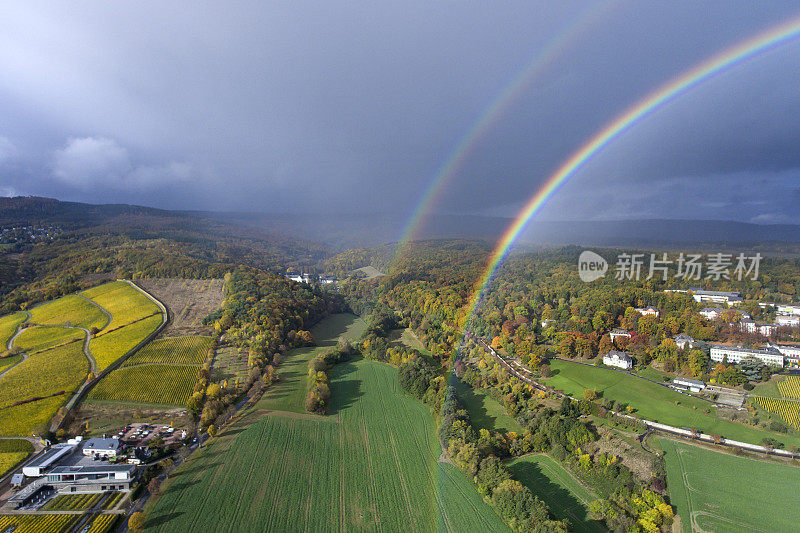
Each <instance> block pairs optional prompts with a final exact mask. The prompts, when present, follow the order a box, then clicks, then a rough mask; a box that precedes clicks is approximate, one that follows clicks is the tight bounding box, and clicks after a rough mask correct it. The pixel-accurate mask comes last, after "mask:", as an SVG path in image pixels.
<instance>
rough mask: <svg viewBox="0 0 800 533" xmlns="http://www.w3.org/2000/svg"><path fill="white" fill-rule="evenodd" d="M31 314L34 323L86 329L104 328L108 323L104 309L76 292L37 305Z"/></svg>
mask: <svg viewBox="0 0 800 533" xmlns="http://www.w3.org/2000/svg"><path fill="white" fill-rule="evenodd" d="M30 314H31V318H30V321H31V322H32V323H34V324H43V325H50V326H72V327H80V328H86V329H91V328H93V327H96V328H98V329H103V328H104V327H106V326H107V325H108V317H107V316H106V315H105V313H103V311H101V310H100V309H99V308H98V307H97V306H96V305H92V304H91V303H90V302H87V301H86V300H84V299H83V298H80V297H78V296H75V295H74V294H69V295H67V296H64V297H63V298H59V299H58V300H52V301H49V302H46V303H43V304H41V305H37V306H36V307H34V308H33V309H31V310H30Z"/></svg>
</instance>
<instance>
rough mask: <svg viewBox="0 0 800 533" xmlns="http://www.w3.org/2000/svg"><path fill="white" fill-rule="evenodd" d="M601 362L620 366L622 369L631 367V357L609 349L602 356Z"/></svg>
mask: <svg viewBox="0 0 800 533" xmlns="http://www.w3.org/2000/svg"><path fill="white" fill-rule="evenodd" d="M603 364H604V365H606V366H614V367H617V368H621V369H623V370H630V369H631V368H633V359H632V358H631V356H630V355H628V354H626V353H625V352H618V351H617V350H611V351H610V352H608V353H607V354H605V355H604V356H603Z"/></svg>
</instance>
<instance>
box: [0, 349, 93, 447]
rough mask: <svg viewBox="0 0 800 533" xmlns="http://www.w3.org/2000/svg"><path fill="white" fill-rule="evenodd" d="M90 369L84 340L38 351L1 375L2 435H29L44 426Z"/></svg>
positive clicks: (0, 426) (0, 406) (0, 420)
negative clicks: (84, 349) (85, 353)
mask: <svg viewBox="0 0 800 533" xmlns="http://www.w3.org/2000/svg"><path fill="white" fill-rule="evenodd" d="M88 372H89V362H88V361H87V360H86V356H85V355H84V354H83V343H81V342H72V343H69V344H66V345H63V346H60V347H56V348H52V349H50V350H45V351H42V352H39V353H36V354H34V355H31V356H30V357H28V358H27V359H26V360H25V361H23V362H21V363H19V364H18V365H16V366H14V367H13V368H11V369H10V370H9V371H8V372H6V373H5V374H3V376H2V377H0V435H28V434H30V433H31V432H33V431H34V430H35V429H36V428H39V427H42V426H45V425H46V424H47V423H48V422H49V421H50V419H51V418H52V417H53V416H54V415H55V414H56V412H57V411H58V409H59V407H61V406H62V405H63V404H64V402H66V401H67V399H69V397H70V396H71V395H72V394H73V393H74V392H75V391H76V390H77V389H78V387H79V386H80V385H81V383H83V381H84V380H85V379H86V375H87V373H88ZM42 376H47V379H43V378H42ZM20 402H24V403H20Z"/></svg>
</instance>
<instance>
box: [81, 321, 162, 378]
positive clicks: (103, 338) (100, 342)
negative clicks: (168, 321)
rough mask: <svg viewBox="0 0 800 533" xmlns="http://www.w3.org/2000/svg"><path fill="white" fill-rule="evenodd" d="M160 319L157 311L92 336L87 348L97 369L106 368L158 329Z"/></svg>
mask: <svg viewBox="0 0 800 533" xmlns="http://www.w3.org/2000/svg"><path fill="white" fill-rule="evenodd" d="M162 321H163V318H162V315H161V314H160V313H159V314H158V315H153V316H150V317H148V318H145V319H144V320H139V321H138V322H134V323H133V324H128V325H127V326H124V327H122V328H120V329H117V330H114V331H110V332H108V333H101V334H100V335H98V336H97V337H95V338H93V339H92V340H91V341H90V342H89V349H90V350H91V352H92V355H93V356H94V359H95V361H97V371H98V372H100V371H102V370H104V369H106V368H108V367H109V365H111V363H113V362H114V361H116V360H117V359H119V358H120V357H122V356H124V355H125V354H126V353H128V352H129V351H130V350H132V349H133V348H134V347H135V346H136V345H137V344H139V342H141V341H142V339H144V338H146V337H147V336H148V335H150V334H151V333H152V332H154V331H155V330H156V329H158V327H159V326H160V325H161V322H162Z"/></svg>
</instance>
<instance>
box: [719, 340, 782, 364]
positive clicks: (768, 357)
mask: <svg viewBox="0 0 800 533" xmlns="http://www.w3.org/2000/svg"><path fill="white" fill-rule="evenodd" d="M710 355H711V360H712V361H714V362H715V363H721V362H723V361H725V360H727V362H728V363H731V364H737V363H740V362H741V361H742V360H743V359H745V358H747V357H755V358H756V359H758V360H760V361H761V362H762V363H764V364H765V365H769V366H773V367H778V368H783V366H784V356H783V354H782V353H781V352H780V351H779V350H777V349H776V348H773V347H771V346H767V347H766V348H760V349H758V348H744V347H741V346H725V345H722V344H715V345H714V346H712V347H711V354H710Z"/></svg>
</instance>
